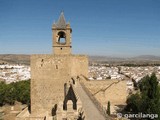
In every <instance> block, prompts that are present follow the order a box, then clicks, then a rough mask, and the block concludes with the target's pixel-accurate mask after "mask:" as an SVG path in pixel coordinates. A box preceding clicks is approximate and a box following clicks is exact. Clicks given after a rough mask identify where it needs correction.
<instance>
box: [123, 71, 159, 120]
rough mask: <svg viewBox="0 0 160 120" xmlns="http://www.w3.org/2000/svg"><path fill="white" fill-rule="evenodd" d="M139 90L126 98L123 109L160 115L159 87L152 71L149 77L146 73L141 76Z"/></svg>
mask: <svg viewBox="0 0 160 120" xmlns="http://www.w3.org/2000/svg"><path fill="white" fill-rule="evenodd" d="M139 90H140V92H139V93H136V94H132V95H131V96H130V97H129V98H128V99H127V106H126V109H125V110H126V111H128V112H132V113H138V112H142V113H146V114H158V116H160V87H159V86H158V80H157V77H156V75H155V73H152V75H151V76H150V77H149V76H148V75H147V76H145V77H144V78H142V80H141V82H140V83H139ZM158 120H160V118H159V119H158Z"/></svg>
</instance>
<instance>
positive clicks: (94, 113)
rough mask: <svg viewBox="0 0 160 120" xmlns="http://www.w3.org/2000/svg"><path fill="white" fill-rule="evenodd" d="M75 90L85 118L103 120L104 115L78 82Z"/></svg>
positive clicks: (87, 119)
mask: <svg viewBox="0 0 160 120" xmlns="http://www.w3.org/2000/svg"><path fill="white" fill-rule="evenodd" d="M75 90H76V92H77V93H78V96H79V97H80V99H81V101H82V106H83V109H84V111H85V118H86V120H105V118H104V116H103V115H102V114H101V113H100V112H99V110H98V109H97V107H96V106H95V105H94V103H93V102H92V101H91V99H90V98H89V97H88V95H87V94H86V92H85V91H84V90H83V88H82V87H81V85H80V84H78V85H77V87H75Z"/></svg>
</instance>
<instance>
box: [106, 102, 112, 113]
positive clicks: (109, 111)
mask: <svg viewBox="0 0 160 120" xmlns="http://www.w3.org/2000/svg"><path fill="white" fill-rule="evenodd" d="M107 114H108V115H111V110H110V101H108V105H107Z"/></svg>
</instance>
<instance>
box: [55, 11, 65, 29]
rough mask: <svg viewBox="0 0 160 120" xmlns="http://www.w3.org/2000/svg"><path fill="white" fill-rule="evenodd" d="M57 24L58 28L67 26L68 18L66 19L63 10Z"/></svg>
mask: <svg viewBox="0 0 160 120" xmlns="http://www.w3.org/2000/svg"><path fill="white" fill-rule="evenodd" d="M56 26H57V27H58V28H65V27H66V20H65V17H64V13H63V12H61V15H60V16H59V20H58V22H57V23H56Z"/></svg>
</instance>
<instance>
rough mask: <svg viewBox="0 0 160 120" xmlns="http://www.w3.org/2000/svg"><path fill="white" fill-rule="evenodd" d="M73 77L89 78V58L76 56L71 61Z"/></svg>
mask: <svg viewBox="0 0 160 120" xmlns="http://www.w3.org/2000/svg"><path fill="white" fill-rule="evenodd" d="M71 63H72V66H71V76H78V75H84V76H86V77H87V76H88V57H87V56H85V55H74V56H73V57H72V59H71Z"/></svg>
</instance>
